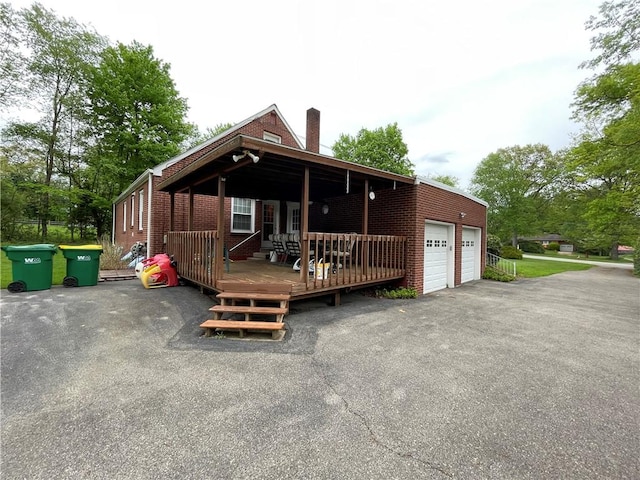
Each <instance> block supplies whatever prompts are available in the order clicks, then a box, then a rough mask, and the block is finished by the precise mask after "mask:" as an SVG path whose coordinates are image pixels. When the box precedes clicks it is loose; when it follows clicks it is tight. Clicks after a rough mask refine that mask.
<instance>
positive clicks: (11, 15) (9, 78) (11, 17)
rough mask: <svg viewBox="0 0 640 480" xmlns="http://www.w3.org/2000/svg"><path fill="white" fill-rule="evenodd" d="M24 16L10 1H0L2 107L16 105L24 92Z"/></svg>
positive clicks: (0, 88)
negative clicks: (22, 44)
mask: <svg viewBox="0 0 640 480" xmlns="http://www.w3.org/2000/svg"><path fill="white" fill-rule="evenodd" d="M23 26H24V23H23V22H22V18H21V17H20V16H19V15H18V13H17V12H16V11H15V10H14V9H13V8H12V7H11V5H10V4H8V3H0V109H2V108H6V107H10V106H12V105H14V104H15V103H16V102H17V101H18V99H19V98H20V97H21V96H22V95H23V94H24V89H25V85H24V83H23V82H22V81H21V78H22V73H23V72H24V64H25V60H26V59H25V57H24V54H23V53H22V51H21V49H20V44H21V39H22V38H23V33H24V32H23Z"/></svg>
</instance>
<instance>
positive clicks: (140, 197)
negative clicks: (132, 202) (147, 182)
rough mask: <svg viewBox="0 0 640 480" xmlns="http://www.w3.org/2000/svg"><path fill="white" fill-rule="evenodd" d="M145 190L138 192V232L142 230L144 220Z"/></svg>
mask: <svg viewBox="0 0 640 480" xmlns="http://www.w3.org/2000/svg"><path fill="white" fill-rule="evenodd" d="M143 214H144V190H140V191H139V192H138V230H142V226H143V222H142V220H143V218H144V215H143Z"/></svg>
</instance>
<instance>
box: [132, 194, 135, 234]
mask: <svg viewBox="0 0 640 480" xmlns="http://www.w3.org/2000/svg"><path fill="white" fill-rule="evenodd" d="M135 219H136V194H135V192H134V193H132V194H131V226H132V227H133V226H134V225H135V223H134V222H135Z"/></svg>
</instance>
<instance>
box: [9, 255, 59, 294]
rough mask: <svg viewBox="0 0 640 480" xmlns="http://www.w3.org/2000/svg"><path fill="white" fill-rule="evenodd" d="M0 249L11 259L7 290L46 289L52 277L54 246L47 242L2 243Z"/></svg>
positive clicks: (49, 285)
mask: <svg viewBox="0 0 640 480" xmlns="http://www.w3.org/2000/svg"><path fill="white" fill-rule="evenodd" d="M2 250H4V252H5V253H6V254H7V257H8V258H9V260H11V272H12V274H13V277H12V280H13V281H12V282H11V283H10V284H9V285H8V287H7V290H9V291H10V292H12V293H20V292H30V291H33V290H48V289H49V288H51V279H52V277H53V262H52V259H53V256H54V255H55V254H56V246H55V245H51V244H48V243H41V244H37V245H4V246H3V247H2Z"/></svg>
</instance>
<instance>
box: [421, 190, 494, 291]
mask: <svg viewBox="0 0 640 480" xmlns="http://www.w3.org/2000/svg"><path fill="white" fill-rule="evenodd" d="M415 188H416V189H417V192H416V217H415V225H414V227H415V236H414V238H413V250H414V260H415V262H416V265H419V266H420V268H419V269H416V275H415V277H414V278H413V282H414V286H415V287H416V288H417V289H418V291H419V292H421V291H422V289H423V288H422V287H423V268H422V266H423V263H424V248H423V245H424V224H425V220H435V221H439V222H445V223H451V224H453V225H455V241H454V245H455V275H454V284H455V285H456V286H458V285H460V284H461V281H460V275H461V263H462V246H461V243H462V227H463V226H469V227H478V228H480V229H481V238H482V245H481V246H480V255H481V258H480V271H481V273H482V272H484V263H485V251H486V234H487V232H486V208H485V207H484V205H481V204H480V203H477V202H475V201H473V200H471V199H470V198H467V197H465V196H464V195H460V194H457V193H453V192H449V191H447V190H442V189H439V188H436V187H433V186H431V185H425V184H420V185H417V186H416V187H415ZM460 212H464V213H465V214H466V216H465V217H464V218H460Z"/></svg>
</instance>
